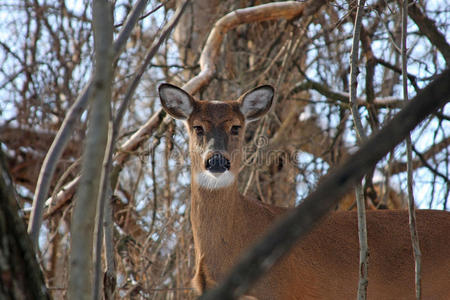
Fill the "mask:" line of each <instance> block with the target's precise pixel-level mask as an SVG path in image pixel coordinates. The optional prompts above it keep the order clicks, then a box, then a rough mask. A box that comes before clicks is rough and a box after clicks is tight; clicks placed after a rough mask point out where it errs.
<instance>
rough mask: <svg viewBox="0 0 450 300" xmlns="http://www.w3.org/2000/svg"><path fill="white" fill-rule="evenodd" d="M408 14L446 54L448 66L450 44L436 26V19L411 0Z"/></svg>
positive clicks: (449, 62)
mask: <svg viewBox="0 0 450 300" xmlns="http://www.w3.org/2000/svg"><path fill="white" fill-rule="evenodd" d="M408 15H409V16H410V18H411V19H413V21H414V22H415V23H416V24H417V27H419V30H420V31H421V32H422V33H423V34H424V35H425V36H426V37H427V38H428V40H429V41H430V42H431V43H432V44H433V45H435V46H436V48H437V49H438V50H439V52H441V53H442V56H444V59H445V61H446V62H447V66H449V65H450V45H449V44H448V43H447V41H446V39H445V35H444V34H442V33H441V32H440V31H439V30H438V29H437V27H436V24H435V23H434V21H433V20H432V19H430V18H428V17H427V16H426V15H425V14H424V13H423V12H422V11H421V9H420V8H419V6H418V4H417V3H415V2H413V1H409V8H408Z"/></svg>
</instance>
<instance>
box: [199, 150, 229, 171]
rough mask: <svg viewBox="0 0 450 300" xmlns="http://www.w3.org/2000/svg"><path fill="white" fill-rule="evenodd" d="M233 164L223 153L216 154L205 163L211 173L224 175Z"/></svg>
mask: <svg viewBox="0 0 450 300" xmlns="http://www.w3.org/2000/svg"><path fill="white" fill-rule="evenodd" d="M230 166H231V163H230V160H229V159H228V158H226V157H225V156H223V154H221V153H214V154H213V155H212V156H210V157H209V158H208V159H206V162H205V168H206V170H208V171H209V172H211V173H223V172H225V171H228V170H229V169H230Z"/></svg>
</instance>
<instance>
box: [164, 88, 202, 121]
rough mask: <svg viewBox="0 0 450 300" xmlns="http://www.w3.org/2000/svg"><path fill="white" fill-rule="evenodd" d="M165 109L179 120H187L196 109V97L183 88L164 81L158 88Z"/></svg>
mask: <svg viewBox="0 0 450 300" xmlns="http://www.w3.org/2000/svg"><path fill="white" fill-rule="evenodd" d="M158 91H159V97H160V99H161V104H162V106H163V108H164V110H165V111H166V112H167V113H168V114H169V115H171V116H172V117H174V118H175V119H178V120H186V119H187V118H189V116H190V115H191V113H192V111H193V110H194V99H193V98H192V96H191V95H189V94H188V93H187V92H185V91H184V90H182V89H181V88H179V87H177V86H174V85H172V84H169V83H163V84H161V85H160V86H159V88H158Z"/></svg>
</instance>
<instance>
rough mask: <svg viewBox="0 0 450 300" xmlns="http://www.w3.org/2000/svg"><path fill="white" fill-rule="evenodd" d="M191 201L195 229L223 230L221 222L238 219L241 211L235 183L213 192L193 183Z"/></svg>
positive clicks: (239, 196) (239, 197)
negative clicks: (202, 227)
mask: <svg viewBox="0 0 450 300" xmlns="http://www.w3.org/2000/svg"><path fill="white" fill-rule="evenodd" d="M191 201H192V202H191V216H192V218H193V220H192V221H193V226H195V227H201V226H204V227H206V229H208V228H209V229H215V228H216V227H218V228H217V229H220V228H224V226H225V224H223V223H222V222H221V221H222V220H223V221H226V223H230V222H232V219H235V218H238V214H239V213H240V212H241V211H242V208H241V206H242V204H241V202H242V200H241V195H240V194H239V192H238V189H237V183H236V182H235V183H233V184H232V185H230V186H228V187H226V188H220V189H213V190H211V189H206V188H203V187H201V186H199V185H197V184H196V183H195V182H193V183H192V185H191ZM230 218H232V219H230Z"/></svg>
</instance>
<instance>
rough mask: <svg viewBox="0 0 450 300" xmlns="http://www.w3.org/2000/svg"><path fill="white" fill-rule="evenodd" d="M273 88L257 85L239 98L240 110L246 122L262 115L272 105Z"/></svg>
mask: <svg viewBox="0 0 450 300" xmlns="http://www.w3.org/2000/svg"><path fill="white" fill-rule="evenodd" d="M273 94H274V88H273V87H272V86H270V85H262V86H259V87H257V88H255V89H253V90H251V91H249V92H247V93H245V94H244V95H242V96H241V98H240V99H239V102H240V110H241V112H242V114H243V115H244V117H245V120H246V121H247V122H250V121H254V120H257V119H259V118H261V117H262V116H264V115H265V114H266V113H267V112H268V111H269V110H270V107H271V106H272V100H273Z"/></svg>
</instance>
